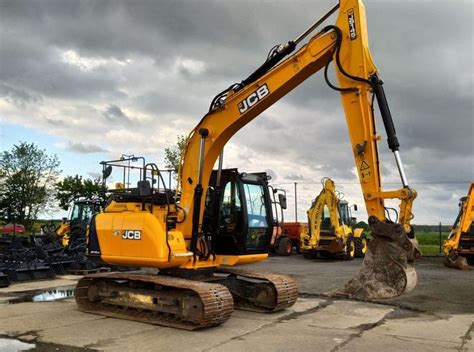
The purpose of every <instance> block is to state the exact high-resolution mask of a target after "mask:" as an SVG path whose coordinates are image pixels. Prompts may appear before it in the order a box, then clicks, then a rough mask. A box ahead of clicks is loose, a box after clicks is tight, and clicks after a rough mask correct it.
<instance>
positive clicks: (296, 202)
mask: <svg viewBox="0 0 474 352" xmlns="http://www.w3.org/2000/svg"><path fill="white" fill-rule="evenodd" d="M297 186H298V182H295V222H298V187H297Z"/></svg>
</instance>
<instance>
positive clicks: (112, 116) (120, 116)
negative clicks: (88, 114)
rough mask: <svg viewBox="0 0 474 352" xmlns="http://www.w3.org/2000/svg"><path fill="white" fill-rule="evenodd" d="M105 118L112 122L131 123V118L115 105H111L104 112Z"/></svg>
mask: <svg viewBox="0 0 474 352" xmlns="http://www.w3.org/2000/svg"><path fill="white" fill-rule="evenodd" d="M103 116H104V117H105V118H106V119H107V120H109V121H111V122H130V117H128V116H127V114H125V113H124V112H123V111H122V109H120V108H119V107H118V106H117V105H115V104H110V105H109V106H108V107H107V109H106V110H105V111H104V113H103Z"/></svg>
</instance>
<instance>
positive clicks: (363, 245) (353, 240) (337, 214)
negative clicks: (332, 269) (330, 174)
mask: <svg viewBox="0 0 474 352" xmlns="http://www.w3.org/2000/svg"><path fill="white" fill-rule="evenodd" d="M321 183H322V184H323V189H322V190H321V193H319V195H318V196H317V197H316V199H315V200H314V201H313V203H312V204H311V207H310V208H309V210H308V228H309V231H308V233H307V234H302V236H301V244H300V248H301V252H302V253H303V256H304V257H305V258H308V259H314V258H316V257H317V256H318V255H319V256H322V257H327V256H339V257H342V258H344V259H346V260H352V259H354V258H355V257H359V258H361V257H363V256H364V255H365V252H366V251H367V238H366V237H365V235H364V233H363V232H364V230H363V229H361V228H355V223H354V222H355V221H354V220H355V219H353V218H352V216H351V212H350V208H349V203H348V202H347V201H344V200H342V199H341V198H342V197H341V195H340V194H339V193H338V192H337V191H336V187H335V185H334V181H333V180H331V179H330V178H324V179H323V180H322V182H321ZM354 208H355V209H357V207H356V206H354ZM353 227H354V228H353Z"/></svg>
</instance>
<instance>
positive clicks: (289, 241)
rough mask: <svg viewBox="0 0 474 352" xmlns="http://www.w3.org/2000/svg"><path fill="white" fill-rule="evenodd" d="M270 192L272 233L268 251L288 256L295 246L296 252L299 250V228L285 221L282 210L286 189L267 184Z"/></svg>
mask: <svg viewBox="0 0 474 352" xmlns="http://www.w3.org/2000/svg"><path fill="white" fill-rule="evenodd" d="M268 187H269V189H270V194H272V195H273V199H272V204H273V234H272V239H271V241H270V253H275V254H277V255H282V256H289V255H291V253H292V252H293V248H295V250H296V253H299V252H300V235H299V233H298V230H299V229H296V228H295V227H294V226H293V224H292V223H287V222H286V221H285V216H284V212H283V211H284V210H285V209H286V191H285V190H284V189H279V188H275V187H273V186H268Z"/></svg>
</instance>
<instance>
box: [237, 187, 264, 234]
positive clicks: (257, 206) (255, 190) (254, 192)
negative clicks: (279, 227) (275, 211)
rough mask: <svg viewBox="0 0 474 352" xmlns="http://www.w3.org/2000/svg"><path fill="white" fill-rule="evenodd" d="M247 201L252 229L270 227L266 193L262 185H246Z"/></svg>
mask: <svg viewBox="0 0 474 352" xmlns="http://www.w3.org/2000/svg"><path fill="white" fill-rule="evenodd" d="M243 186H244V192H245V201H246V203H247V215H248V222H249V227H250V228H259V227H268V223H267V209H266V207H265V193H264V191H263V186H262V185H256V184H251V183H244V185H243Z"/></svg>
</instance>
